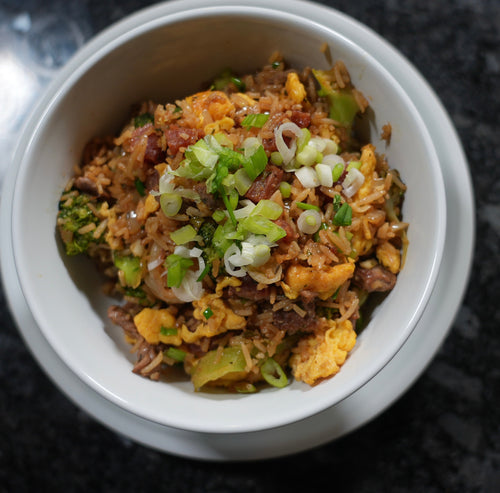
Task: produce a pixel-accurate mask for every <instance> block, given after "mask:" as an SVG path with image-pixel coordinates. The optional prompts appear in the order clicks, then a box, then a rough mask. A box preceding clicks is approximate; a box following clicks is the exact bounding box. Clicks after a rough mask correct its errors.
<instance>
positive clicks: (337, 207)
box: [333, 194, 342, 212]
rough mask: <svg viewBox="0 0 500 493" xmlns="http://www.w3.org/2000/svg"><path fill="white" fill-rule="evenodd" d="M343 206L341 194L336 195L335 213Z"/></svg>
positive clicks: (334, 201)
mask: <svg viewBox="0 0 500 493" xmlns="http://www.w3.org/2000/svg"><path fill="white" fill-rule="evenodd" d="M341 205H342V199H341V197H340V195H339V194H336V195H335V196H334V197H333V210H334V212H337V211H338V210H339V209H340V207H341Z"/></svg>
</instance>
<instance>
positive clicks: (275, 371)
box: [260, 358, 288, 388]
mask: <svg viewBox="0 0 500 493" xmlns="http://www.w3.org/2000/svg"><path fill="white" fill-rule="evenodd" d="M260 373H261V375H262V377H263V378H264V380H265V381H266V382H267V383H268V384H269V385H272V386H273V387H278V388H283V387H286V385H288V378H287V376H286V374H285V372H284V371H283V368H281V366H280V365H279V364H278V363H277V362H276V361H275V360H274V359H273V358H267V359H266V361H264V363H263V364H262V366H261V367H260Z"/></svg>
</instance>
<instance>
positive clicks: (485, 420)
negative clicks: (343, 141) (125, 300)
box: [0, 0, 500, 493]
mask: <svg viewBox="0 0 500 493" xmlns="http://www.w3.org/2000/svg"><path fill="white" fill-rule="evenodd" d="M150 3H151V2H148V1H146V0H120V1H117V0H81V1H79V2H67V1H65V0H45V1H42V0H39V1H35V0H31V1H23V0H0V122H1V127H2V132H1V133H0V154H1V155H2V160H1V162H0V176H2V175H3V172H4V171H5V169H6V167H7V166H8V165H9V159H10V156H11V154H12V149H13V145H14V143H15V139H16V138H17V135H18V133H19V128H20V125H21V124H22V122H23V121H24V118H25V116H26V114H27V113H28V111H29V108H30V106H31V105H32V104H33V102H34V101H35V100H36V98H37V96H38V95H39V94H40V93H41V91H42V90H43V88H44V86H45V85H46V84H47V82H48V81H49V80H50V78H51V77H52V76H53V74H54V71H55V70H56V69H57V68H58V67H60V66H62V65H63V64H64V63H65V61H67V59H68V58H69V56H70V55H71V54H72V53H73V52H74V51H75V50H76V49H77V48H78V47H79V46H81V45H82V44H83V43H84V42H85V41H86V40H88V39H89V38H91V37H92V36H93V35H94V34H96V33H97V32H99V31H100V30H102V29H104V28H105V27H106V26H108V25H109V24H110V23H112V22H114V21H116V20H119V19H121V18H122V17H124V16H125V15H127V14H129V13H132V12H134V11H135V10H137V9H138V8H140V7H143V6H146V5H149V4H150ZM322 3H324V4H328V5H330V6H333V7H335V8H337V9H338V10H340V11H342V12H344V13H346V14H348V15H351V16H352V17H354V18H356V19H358V20H359V21H361V22H363V23H365V24H366V25H368V26H370V27H371V28H372V29H374V30H375V31H376V32H378V33H379V34H380V35H382V36H383V37H385V38H386V39H387V40H388V41H389V42H391V43H392V44H393V45H395V46H396V47H397V48H398V49H399V50H400V51H401V52H402V53H403V54H404V55H405V56H406V57H407V58H408V59H409V60H410V61H411V62H412V63H413V64H414V65H415V66H416V67H417V68H418V69H419V70H420V71H421V73H422V74H423V75H424V77H425V78H426V79H427V80H428V82H429V83H430V85H431V86H432V87H433V88H434V90H435V91H436V92H437V94H438V95H439V97H440V98H441V100H442V102H443V103H444V105H445V107H446V109H447V110H448V112H449V114H450V116H451V118H452V120H453V122H454V124H455V126H456V128H457V130H458V133H459V135H460V137H461V139H462V142H463V145H464V149H465V151H466V154H467V157H468V160H469V163H470V168H471V173H472V178H473V183H474V187H475V194H476V204H477V218H476V219H477V241H476V246H475V256H474V264H473V269H472V277H471V280H470V283H469V286H468V289H467V292H466V296H465V298H464V300H463V303H462V305H461V308H460V310H459V312H458V314H457V318H456V321H455V323H454V324H453V327H452V329H451V331H450V334H449V336H448V337H447V339H446V341H445V343H444V345H443V346H442V348H441V349H440V350H439V352H438V354H437V356H436V358H435V359H434V360H433V362H432V363H431V364H430V366H429V367H428V369H427V370H426V371H425V372H424V373H423V374H422V376H421V377H420V378H419V379H418V380H417V382H416V383H415V384H414V385H413V386H412V388H411V389H410V390H409V391H408V392H406V393H405V394H404V395H403V396H402V397H401V398H400V399H399V400H398V401H397V402H396V403H395V404H394V405H392V406H391V407H390V408H389V409H387V410H386V411H385V412H384V413H383V414H382V415H380V416H379V417H377V418H376V419H374V420H373V421H371V422H370V423H368V424H367V425H365V426H364V427H362V428H361V429H359V430H357V431H355V432H353V433H351V434H349V435H347V436H345V437H343V438H341V439H339V440H337V441H335V442H332V443H330V444H327V445H324V446H321V447H319V448H316V449H314V450H310V451H307V452H303V453H300V454H297V455H294V456H290V457H284V458H281V459H273V460H267V461H261V462H255V463H237V464H220V463H215V464H214V463H206V462H201V461H193V460H187V459H181V458H178V457H174V456H170V455H167V454H164V453H160V452H157V451H154V450H150V449H148V448H146V447H143V446H141V445H138V444H136V443H133V442H131V441H130V440H128V439H124V438H123V437H121V436H119V435H117V434H115V433H114V432H112V431H109V430H108V429H106V428H104V427H103V426H102V425H101V424H99V423H97V422H96V421H94V420H93V419H92V418H91V417H89V416H88V415H87V414H86V413H85V412H84V411H82V410H80V409H78V408H77V407H75V405H73V404H72V403H71V402H70V401H69V400H68V399H67V398H66V397H65V396H64V395H63V394H62V393H61V392H60V391H59V390H58V389H57V388H56V387H55V386H54V384H53V383H52V382H51V381H50V380H49V379H48V378H47V377H46V376H45V374H44V373H43V372H42V371H41V369H40V368H39V366H38V365H37V363H36V362H35V360H34V359H33V357H32V356H31V354H30V353H29V351H28V350H27V348H26V347H25V345H24V343H23V342H22V340H21V338H20V336H19V334H18V332H17V329H16V327H15V325H14V322H13V319H12V317H11V315H10V314H9V312H8V308H7V306H6V300H5V296H4V294H3V292H0V320H1V322H0V492H24V491H37V492H38V491H40V492H42V491H55V492H57V491H69V492H73V491H75V492H80V491H81V492H89V491H92V492H100V491H103V492H115V491H116V492H124V491H134V492H138V491H180V492H184V491H186V492H233V491H235V492H236V491H237V492H240V493H246V492H273V493H275V492H277V491H322V490H331V491H355V492H361V493H363V492H370V493H371V492H379V491H380V492H382V491H390V492H405V491H411V492H443V491H446V492H458V491H460V492H484V493H494V492H497V491H500V310H499V306H500V304H499V302H498V293H499V292H500V146H499V137H500V117H499V115H500V2H498V1H497V0H446V1H439V0H406V1H398V0H381V1H374V0H357V1H355V2H353V1H347V0H338V1H333V0H330V1H323V2H322ZM12 67H14V68H12ZM13 71H14V72H13ZM15 71H17V72H15ZM13 74H14V75H16V74H17V75H16V77H17V79H15V80H17V81H22V83H16V84H15V85H14V84H13V82H12V81H13V79H12V77H14V75H13ZM0 234H5V233H4V232H3V231H2V232H0ZM429 330H432V327H429Z"/></svg>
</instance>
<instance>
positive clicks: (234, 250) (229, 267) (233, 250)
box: [224, 243, 246, 277]
mask: <svg viewBox="0 0 500 493" xmlns="http://www.w3.org/2000/svg"><path fill="white" fill-rule="evenodd" d="M233 255H241V253H240V249H239V248H238V246H237V245H236V243H233V244H232V245H231V246H230V247H229V248H228V249H227V250H226V253H225V254H224V267H225V268H226V272H227V273H228V274H230V275H231V276H235V277H243V276H244V275H245V274H246V269H244V268H243V267H240V268H239V269H235V268H234V267H236V266H235V265H234V264H233V263H232V262H231V260H230V259H231V257H232V256H233Z"/></svg>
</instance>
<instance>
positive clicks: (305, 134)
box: [297, 128, 311, 153]
mask: <svg viewBox="0 0 500 493" xmlns="http://www.w3.org/2000/svg"><path fill="white" fill-rule="evenodd" d="M300 132H301V136H300V137H299V138H298V139H297V153H299V152H301V151H302V150H303V149H304V147H305V146H306V145H307V144H308V143H309V141H310V140H311V132H310V131H309V130H308V129H307V128H301V129H300Z"/></svg>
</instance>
